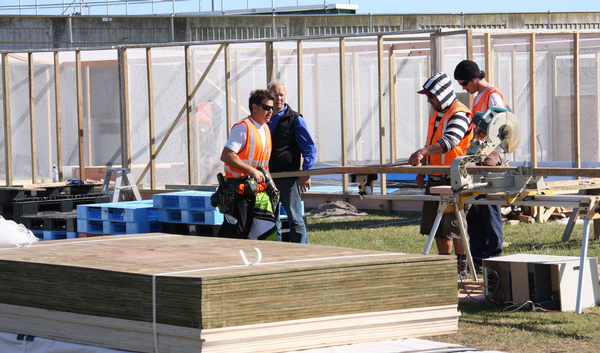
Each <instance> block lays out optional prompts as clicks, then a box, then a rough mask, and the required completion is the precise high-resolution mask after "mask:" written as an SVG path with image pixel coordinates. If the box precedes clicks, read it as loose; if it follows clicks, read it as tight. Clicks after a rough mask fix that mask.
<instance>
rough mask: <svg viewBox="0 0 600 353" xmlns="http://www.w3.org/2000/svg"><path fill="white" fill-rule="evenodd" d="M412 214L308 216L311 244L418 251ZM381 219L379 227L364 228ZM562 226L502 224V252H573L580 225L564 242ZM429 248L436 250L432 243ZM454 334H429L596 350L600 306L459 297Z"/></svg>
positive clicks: (517, 347)
mask: <svg viewBox="0 0 600 353" xmlns="http://www.w3.org/2000/svg"><path fill="white" fill-rule="evenodd" d="M419 218H420V216H418V215H410V214H395V215H384V214H381V213H370V214H369V215H368V216H366V217H361V218H356V219H343V220H316V219H309V220H308V228H309V239H310V242H311V244H320V245H330V246H341V247H348V248H357V249H368V250H378V251H390V252H402V253H409V254H421V253H422V252H423V249H424V247H425V243H426V241H427V237H426V236H424V235H420V234H419V224H420V222H419ZM378 224H387V225H386V226H385V227H375V228H365V227H369V226H372V225H378ZM564 229H565V226H564V225H557V224H555V223H553V222H550V223H542V224H536V223H519V224H517V225H507V224H505V225H504V241H505V242H507V243H509V246H508V247H505V248H504V255H510V254H546V255H564V256H579V255H580V252H581V238H582V234H583V226H581V225H577V226H575V229H574V230H573V233H572V235H571V239H570V240H569V241H568V242H567V243H563V242H562V241H561V239H562V234H563V231H564ZM591 233H592V234H591V235H590V236H591V238H592V239H591V240H590V243H589V250H588V256H589V257H596V258H598V257H600V241H598V240H596V239H595V238H594V237H593V230H592V231H591ZM430 253H432V254H434V253H437V249H436V248H435V244H434V245H433V246H432V249H431V251H430ZM458 308H459V310H460V311H461V313H462V315H461V317H460V319H459V324H458V333H457V334H453V335H444V336H437V337H429V338H426V339H431V340H435V341H439V342H446V343H454V344H461V345H465V346H468V347H473V348H479V349H486V350H498V351H503V352H531V353H541V352H547V353H558V352H565V353H566V352H578V353H584V352H596V353H598V352H600V308H598V307H593V308H589V309H584V312H583V314H581V315H578V314H575V313H573V312H550V311H547V312H542V311H536V312H531V311H517V312H512V313H509V312H504V311H503V310H504V309H505V308H506V306H497V305H490V304H481V303H473V302H459V304H458Z"/></svg>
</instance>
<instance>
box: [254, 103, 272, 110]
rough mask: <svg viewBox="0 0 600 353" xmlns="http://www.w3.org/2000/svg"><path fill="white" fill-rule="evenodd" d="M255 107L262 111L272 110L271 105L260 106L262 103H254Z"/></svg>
mask: <svg viewBox="0 0 600 353" xmlns="http://www.w3.org/2000/svg"><path fill="white" fill-rule="evenodd" d="M256 105H258V106H259V107H261V108H263V109H264V110H273V106H271V105H266V104H262V103H256Z"/></svg>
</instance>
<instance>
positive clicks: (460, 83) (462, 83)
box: [458, 80, 471, 87]
mask: <svg viewBox="0 0 600 353" xmlns="http://www.w3.org/2000/svg"><path fill="white" fill-rule="evenodd" d="M469 82H471V80H464V81H463V82H459V83H458V84H459V85H461V86H463V87H467V85H468V84H469Z"/></svg>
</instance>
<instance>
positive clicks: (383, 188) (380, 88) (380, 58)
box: [377, 35, 391, 195]
mask: <svg viewBox="0 0 600 353" xmlns="http://www.w3.org/2000/svg"><path fill="white" fill-rule="evenodd" d="M383 67H384V65H383V36H382V35H379V36H377V78H378V80H377V82H378V90H377V91H378V92H379V99H378V102H379V109H378V110H379V134H378V135H379V162H380V163H385V162H386V161H387V159H386V157H385V97H384V94H385V92H384V89H385V88H384V74H383V72H384V70H383ZM390 99H391V98H390ZM379 182H380V185H381V194H382V195H385V194H386V193H387V192H386V177H385V174H382V175H381V178H380V181H379Z"/></svg>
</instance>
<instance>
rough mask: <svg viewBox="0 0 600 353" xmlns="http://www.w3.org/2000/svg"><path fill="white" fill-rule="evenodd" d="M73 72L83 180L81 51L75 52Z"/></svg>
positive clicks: (80, 169) (80, 166) (80, 167)
mask: <svg viewBox="0 0 600 353" xmlns="http://www.w3.org/2000/svg"><path fill="white" fill-rule="evenodd" d="M75 68H76V69H75V71H76V77H75V80H76V82H77V83H76V85H77V130H78V133H77V137H78V146H79V176H80V177H81V179H83V180H85V155H84V141H83V97H82V95H83V94H82V82H81V51H79V50H77V51H76V52H75Z"/></svg>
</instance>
